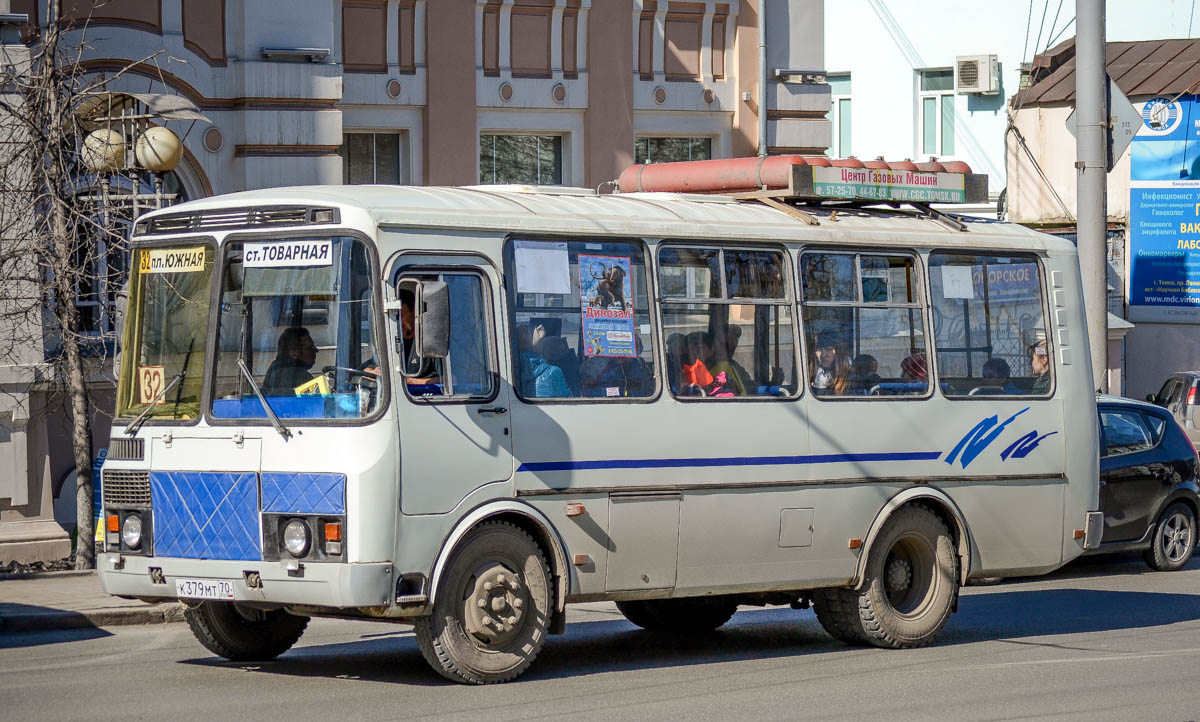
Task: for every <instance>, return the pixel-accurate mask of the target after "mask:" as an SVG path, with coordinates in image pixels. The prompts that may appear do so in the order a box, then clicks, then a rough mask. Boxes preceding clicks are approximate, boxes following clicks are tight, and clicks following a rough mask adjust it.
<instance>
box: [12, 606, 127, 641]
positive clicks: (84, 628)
mask: <svg viewBox="0 0 1200 722" xmlns="http://www.w3.org/2000/svg"><path fill="white" fill-rule="evenodd" d="M47 628H51V629H49V631H43V630H46V629H47ZM109 636H112V635H111V633H110V632H106V631H104V630H103V629H99V628H97V627H96V625H95V624H93V623H92V620H90V619H88V618H87V617H86V616H85V615H83V614H80V613H78V612H71V611H66V610H62V609H54V608H52V607H42V606H38V605H34V604H18V603H16V602H3V603H0V649H16V648H18V647H38V646H41V645H44V644H59V643H61V642H71V641H77V640H80V639H98V638H100V637H109Z"/></svg>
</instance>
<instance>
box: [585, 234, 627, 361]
mask: <svg viewBox="0 0 1200 722" xmlns="http://www.w3.org/2000/svg"><path fill="white" fill-rule="evenodd" d="M579 305H580V307H581V309H582V310H583V355H584V356H615V357H623V358H634V357H635V356H637V349H636V347H635V345H634V337H635V336H634V334H635V332H634V327H633V263H632V261H631V260H630V259H629V257H628V256H585V255H580V256H579Z"/></svg>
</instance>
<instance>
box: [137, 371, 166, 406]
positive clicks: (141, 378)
mask: <svg viewBox="0 0 1200 722" xmlns="http://www.w3.org/2000/svg"><path fill="white" fill-rule="evenodd" d="M165 384H166V372H165V371H164V369H163V367H162V366H139V367H138V403H140V404H143V405H145V404H151V403H154V400H155V399H156V398H158V395H159V394H160V393H162V390H163V386H164V385H165ZM165 403H167V400H166V399H165V398H163V399H158V404H159V405H162V404H165Z"/></svg>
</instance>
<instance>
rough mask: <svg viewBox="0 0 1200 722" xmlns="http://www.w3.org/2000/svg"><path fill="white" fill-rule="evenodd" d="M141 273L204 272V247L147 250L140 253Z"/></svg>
mask: <svg viewBox="0 0 1200 722" xmlns="http://www.w3.org/2000/svg"><path fill="white" fill-rule="evenodd" d="M139 254H140V255H139V256H138V271H140V272H141V273H194V272H196V271H203V270H204V246H195V247H191V248H146V249H143V250H141V251H140V252H139Z"/></svg>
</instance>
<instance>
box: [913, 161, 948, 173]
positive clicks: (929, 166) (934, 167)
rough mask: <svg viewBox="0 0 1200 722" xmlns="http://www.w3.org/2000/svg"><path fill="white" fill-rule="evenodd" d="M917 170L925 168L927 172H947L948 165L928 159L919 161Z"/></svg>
mask: <svg viewBox="0 0 1200 722" xmlns="http://www.w3.org/2000/svg"><path fill="white" fill-rule="evenodd" d="M917 170H923V171H925V172H926V173H945V172H946V166H944V165H942V164H941V163H938V162H937V161H936V160H928V161H925V162H924V163H917Z"/></svg>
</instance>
